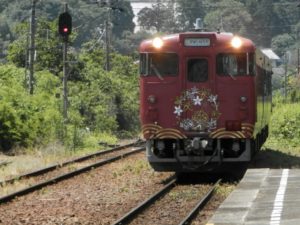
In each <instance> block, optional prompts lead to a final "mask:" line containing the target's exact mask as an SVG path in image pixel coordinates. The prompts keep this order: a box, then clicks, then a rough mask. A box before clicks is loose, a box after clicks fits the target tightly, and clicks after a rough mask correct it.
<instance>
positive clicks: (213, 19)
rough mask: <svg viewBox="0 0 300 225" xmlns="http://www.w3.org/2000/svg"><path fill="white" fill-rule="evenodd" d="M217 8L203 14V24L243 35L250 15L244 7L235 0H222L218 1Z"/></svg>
mask: <svg viewBox="0 0 300 225" xmlns="http://www.w3.org/2000/svg"><path fill="white" fill-rule="evenodd" d="M217 5H218V8H217V9H216V10H214V11H211V12H210V13H208V14H207V15H206V16H205V19H204V22H205V26H207V27H208V28H209V29H212V30H217V29H220V30H221V31H226V32H232V33H238V34H240V35H245V34H246V31H247V27H248V26H249V23H250V22H251V21H252V17H251V15H250V14H249V13H248V12H247V9H246V7H245V6H244V5H243V4H242V3H239V2H237V1H235V0H223V1H221V2H219V3H218V4H217Z"/></svg>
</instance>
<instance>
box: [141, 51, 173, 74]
mask: <svg viewBox="0 0 300 225" xmlns="http://www.w3.org/2000/svg"><path fill="white" fill-rule="evenodd" d="M140 74H141V75H143V76H148V75H149V76H158V77H160V78H162V77H165V76H176V75H177V74H178V56H177V54H175V53H142V54H140Z"/></svg>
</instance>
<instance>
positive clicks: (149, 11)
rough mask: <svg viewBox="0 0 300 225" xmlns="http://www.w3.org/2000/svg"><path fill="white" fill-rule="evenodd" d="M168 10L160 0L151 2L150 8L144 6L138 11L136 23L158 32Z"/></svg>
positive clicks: (161, 27) (161, 28)
mask: <svg viewBox="0 0 300 225" xmlns="http://www.w3.org/2000/svg"><path fill="white" fill-rule="evenodd" d="M168 12H169V10H168V9H167V7H166V6H165V5H164V4H162V3H161V2H158V3H156V4H152V8H148V7H145V8H143V9H142V10H141V11H140V12H139V13H138V24H139V25H140V26H141V27H142V28H143V29H146V30H149V29H150V30H151V29H153V28H154V29H155V30H156V32H160V31H162V30H163V26H164V23H165V21H166V20H167V18H168Z"/></svg>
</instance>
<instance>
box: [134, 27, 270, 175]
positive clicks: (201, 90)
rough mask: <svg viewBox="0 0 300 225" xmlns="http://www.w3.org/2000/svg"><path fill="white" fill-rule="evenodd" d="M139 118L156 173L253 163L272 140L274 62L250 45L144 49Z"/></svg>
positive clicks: (187, 37) (154, 43) (213, 40)
mask: <svg viewBox="0 0 300 225" xmlns="http://www.w3.org/2000/svg"><path fill="white" fill-rule="evenodd" d="M139 52H140V118H141V123H142V132H143V136H144V138H145V139H146V141H147V144H146V146H147V157H148V160H149V163H150V164H151V166H152V167H153V168H154V169H155V170H157V171H176V172H185V171H207V170H214V169H215V170H218V169H221V170H223V169H224V168H225V167H226V166H227V165H229V167H230V166H232V165H235V163H241V162H249V161H250V160H251V158H252V156H253V155H254V153H255V152H257V151H258V150H259V149H260V148H261V146H262V144H263V143H264V142H265V140H266V138H267V136H268V123H269V119H270V115H271V96H272V95H271V94H272V93H271V92H272V89H271V77H272V76H271V75H272V68H271V61H270V59H269V58H268V57H267V56H266V55H264V54H263V52H262V51H261V50H259V49H256V47H255V45H254V44H253V42H252V41H251V40H249V39H246V38H242V37H237V36H234V35H232V34H229V33H220V32H187V33H180V34H174V35H169V36H164V37H161V38H155V39H153V40H146V41H143V42H142V43H141V45H140V49H139Z"/></svg>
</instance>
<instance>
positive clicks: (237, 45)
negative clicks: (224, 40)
mask: <svg viewBox="0 0 300 225" xmlns="http://www.w3.org/2000/svg"><path fill="white" fill-rule="evenodd" d="M231 46H232V47H234V48H240V47H241V46H242V39H241V38H239V37H237V36H234V37H233V38H232V39H231Z"/></svg>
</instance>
